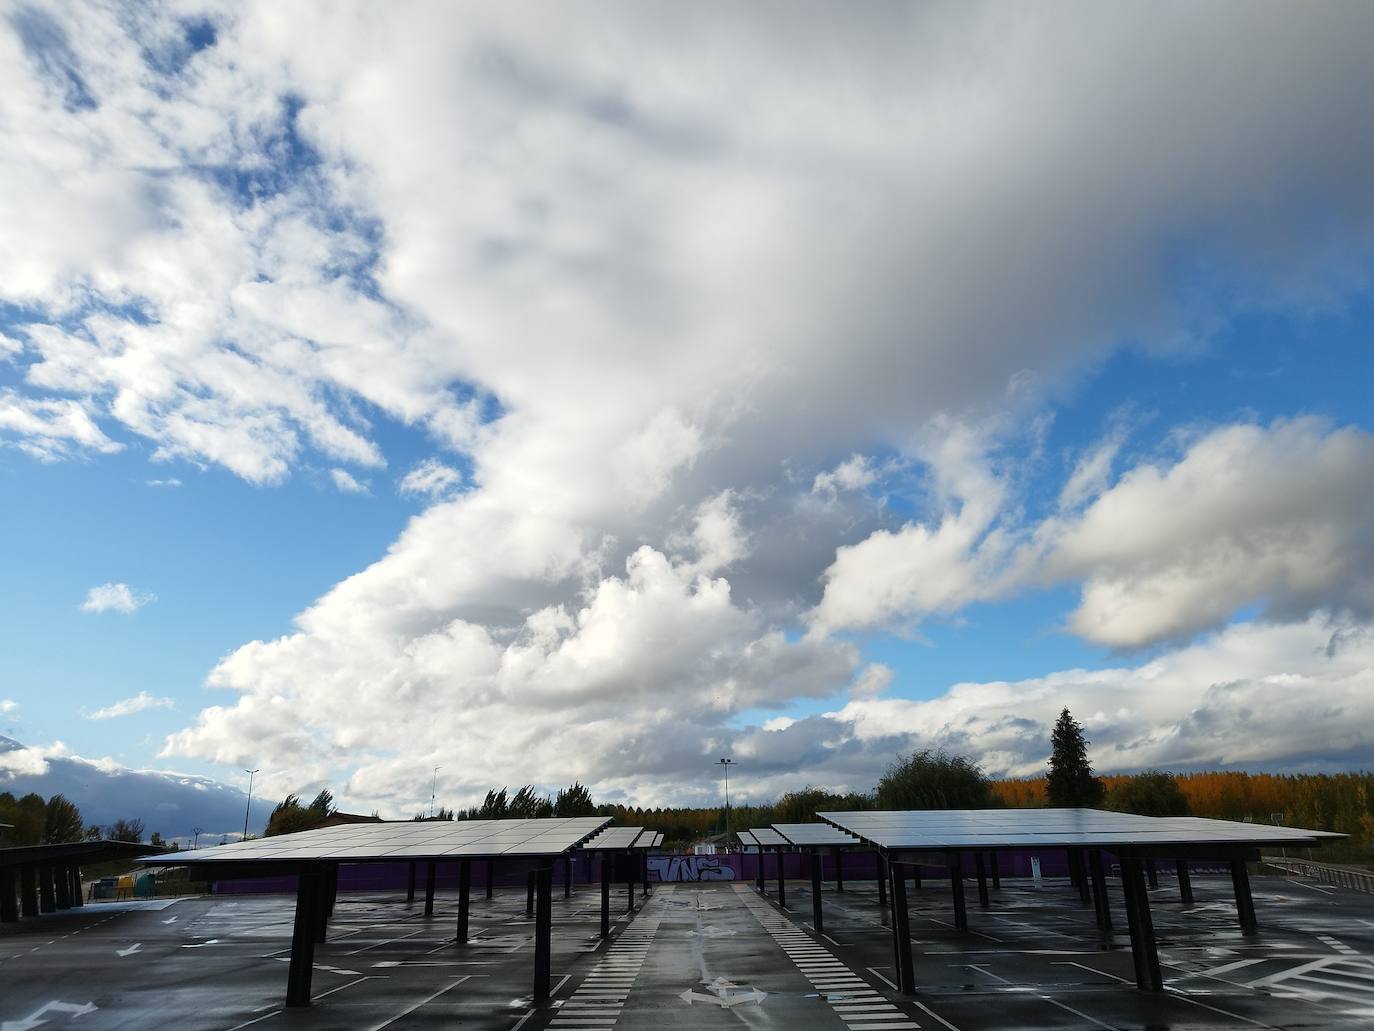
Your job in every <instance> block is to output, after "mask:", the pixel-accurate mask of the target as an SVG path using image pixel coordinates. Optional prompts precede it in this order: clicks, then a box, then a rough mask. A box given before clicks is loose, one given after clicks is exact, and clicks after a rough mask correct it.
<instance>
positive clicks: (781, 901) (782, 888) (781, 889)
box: [773, 848, 787, 909]
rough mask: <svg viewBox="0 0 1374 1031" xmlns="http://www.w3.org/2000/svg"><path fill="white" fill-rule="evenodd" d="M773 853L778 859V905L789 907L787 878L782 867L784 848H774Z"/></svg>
mask: <svg viewBox="0 0 1374 1031" xmlns="http://www.w3.org/2000/svg"><path fill="white" fill-rule="evenodd" d="M773 855H774V857H775V858H776V859H777V861H778V905H780V906H782V908H783V909H786V908H787V881H786V880H785V879H784V877H783V868H782V862H783V857H782V849H781V848H778V849H774V850H773Z"/></svg>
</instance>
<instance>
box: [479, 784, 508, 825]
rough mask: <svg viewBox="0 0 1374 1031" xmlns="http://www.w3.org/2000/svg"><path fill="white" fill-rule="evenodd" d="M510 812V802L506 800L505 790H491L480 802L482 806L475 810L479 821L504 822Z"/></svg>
mask: <svg viewBox="0 0 1374 1031" xmlns="http://www.w3.org/2000/svg"><path fill="white" fill-rule="evenodd" d="M509 811H510V802H509V800H508V799H507V798H506V789H505V788H502V789H501V790H500V791H497V790H496V789H495V788H492V789H491V790H489V791H488V792H487V797H486V798H484V799H483V800H482V806H481V808H480V809H478V810H477V817H478V819H481V820H504V819H505V818H506V816H507V815H508V814H509Z"/></svg>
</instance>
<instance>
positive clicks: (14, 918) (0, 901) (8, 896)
mask: <svg viewBox="0 0 1374 1031" xmlns="http://www.w3.org/2000/svg"><path fill="white" fill-rule="evenodd" d="M18 880H19V878H17V877H16V876H15V867H13V866H0V923H5V924H14V923H18V922H19V884H18Z"/></svg>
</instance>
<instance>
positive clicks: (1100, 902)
mask: <svg viewBox="0 0 1374 1031" xmlns="http://www.w3.org/2000/svg"><path fill="white" fill-rule="evenodd" d="M1088 873H1089V875H1090V876H1091V878H1092V883H1093V915H1094V916H1095V917H1096V918H1097V929H1098V930H1099V931H1101V932H1102V933H1103V934H1104V935H1110V934H1111V933H1112V900H1111V897H1110V896H1109V895H1108V894H1107V872H1106V870H1105V869H1103V866H1102V850H1101V849H1100V848H1094V849H1091V850H1089V852H1088Z"/></svg>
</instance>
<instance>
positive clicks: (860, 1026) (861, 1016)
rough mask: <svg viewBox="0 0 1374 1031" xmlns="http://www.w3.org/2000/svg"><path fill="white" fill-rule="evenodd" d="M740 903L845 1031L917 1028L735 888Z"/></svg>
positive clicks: (770, 911)
mask: <svg viewBox="0 0 1374 1031" xmlns="http://www.w3.org/2000/svg"><path fill="white" fill-rule="evenodd" d="M735 891H736V892H738V893H739V897H740V901H742V902H743V903H744V905H745V908H746V909H748V910H749V912H751V913H752V914H754V918H755V919H756V920H758V922H759V923H760V924H762V925H763V929H764V930H765V931H767V932H768V934H769V936H770V937H771V938H772V939H773V941H775V942H776V943H777V944H778V947H779V948H781V949H782V951H783V952H784V953H786V954H787V958H788V959H790V960H791V961H792V963H793V965H794V966H796V968H797V969H798V971H800V972H801V974H802V976H804V977H805V978H806V979H807V980H808V981H810V982H811V986H812V987H813V988H815V989H816V992H817V994H818V995H819V996H820V997H821V998H823V999H825V1001H826V1003H827V1005H829V1006H830V1008H831V1010H832V1011H834V1013H835V1015H836V1016H837V1017H839V1018H840V1019H841V1020H842V1021H844V1023H845V1025H846V1026H847V1027H848V1029H849V1031H881V1029H894V1028H895V1029H898V1031H910V1029H914V1028H919V1027H920V1026H921V1025H920V1024H918V1023H917V1022H916V1021H914V1020H913V1019H911V1016H910V1015H909V1014H907V1013H905V1012H904V1011H902V1010H901V1009H899V1008H898V1007H897V1006H895V1005H893V1004H892V1003H891V1002H889V1001H888V1000H887V999H886V998H885V997H883V996H882V995H881V994H879V992H878V991H877V990H876V989H875V988H872V987H870V986H869V984H868V982H867V981H865V980H864V979H863V978H862V977H860V976H859V975H858V974H856V973H855V972H854V971H852V970H850V969H849V967H847V966H846V965H845V964H844V963H843V962H841V961H840V960H839V959H838V958H837V957H836V956H835V955H833V954H832V953H831V952H830V951H829V950H828V949H827V948H826V947H825V946H823V945H820V944H818V943H817V941H816V939H815V938H812V937H811V935H809V934H807V933H806V932H805V931H803V930H802V929H801V928H800V927H798V926H797V925H796V924H794V923H793V922H792V921H791V920H788V919H787V918H786V917H785V916H781V915H780V914H779V913H778V912H777V911H776V910H774V909H773V907H771V906H769V905H768V904H767V903H765V902H762V901H760V900H759V899H757V898H755V897H754V893H753V891H752V889H751V888H749V887H747V886H745V885H738V884H737V885H735Z"/></svg>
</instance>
